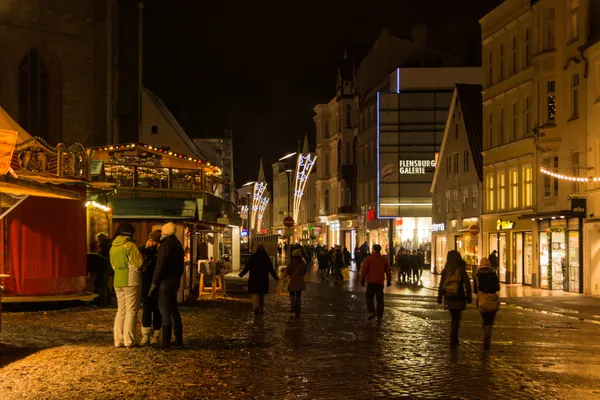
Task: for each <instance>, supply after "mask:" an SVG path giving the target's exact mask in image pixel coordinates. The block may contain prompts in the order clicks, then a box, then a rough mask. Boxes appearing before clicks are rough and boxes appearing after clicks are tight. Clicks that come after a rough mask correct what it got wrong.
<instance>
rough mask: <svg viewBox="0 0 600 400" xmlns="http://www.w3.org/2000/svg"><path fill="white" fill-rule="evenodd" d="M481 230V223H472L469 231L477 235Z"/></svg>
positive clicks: (472, 234)
mask: <svg viewBox="0 0 600 400" xmlns="http://www.w3.org/2000/svg"><path fill="white" fill-rule="evenodd" d="M479 232H481V230H480V229H479V225H471V227H470V228H469V233H470V234H471V236H477V235H479Z"/></svg>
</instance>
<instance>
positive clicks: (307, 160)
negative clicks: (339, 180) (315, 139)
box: [293, 153, 317, 221]
mask: <svg viewBox="0 0 600 400" xmlns="http://www.w3.org/2000/svg"><path fill="white" fill-rule="evenodd" d="M316 160H317V156H316V155H315V154H314V153H306V154H299V155H298V163H297V164H296V182H295V185H294V186H295V187H294V214H293V218H294V221H298V214H299V213H300V204H301V203H302V197H303V196H304V188H305V186H306V181H307V180H308V176H309V175H310V172H311V171H312V168H313V166H314V165H315V161H316Z"/></svg>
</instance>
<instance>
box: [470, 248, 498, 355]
mask: <svg viewBox="0 0 600 400" xmlns="http://www.w3.org/2000/svg"><path fill="white" fill-rule="evenodd" d="M473 291H474V292H475V293H476V294H477V307H478V308H479V312H480V313H481V318H482V319H483V348H484V349H485V350H488V349H489V348H490V346H491V344H492V326H493V324H494V318H495V317H496V312H497V311H498V309H499V308H500V296H498V292H499V291H500V280H499V279H498V275H496V271H495V270H494V268H492V267H491V266H490V262H489V260H488V259H487V258H485V257H484V258H482V259H481V262H480V266H479V269H478V270H477V273H476V274H475V283H474V290H473Z"/></svg>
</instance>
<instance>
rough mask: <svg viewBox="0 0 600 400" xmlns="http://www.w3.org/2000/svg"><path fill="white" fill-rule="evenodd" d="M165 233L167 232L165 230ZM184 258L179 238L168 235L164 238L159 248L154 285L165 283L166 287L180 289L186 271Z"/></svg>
mask: <svg viewBox="0 0 600 400" xmlns="http://www.w3.org/2000/svg"><path fill="white" fill-rule="evenodd" d="M164 233H165V230H164V229H163V234H164ZM184 256H185V254H184V251H183V246H182V245H181V242H180V241H179V239H177V236H175V235H168V236H166V237H163V238H162V240H161V241H160V245H159V246H158V255H157V259H156V268H155V270H154V276H153V277H152V283H154V284H156V285H158V284H160V283H164V284H165V285H169V286H177V287H179V283H180V280H181V275H183V269H184V261H183V259H184Z"/></svg>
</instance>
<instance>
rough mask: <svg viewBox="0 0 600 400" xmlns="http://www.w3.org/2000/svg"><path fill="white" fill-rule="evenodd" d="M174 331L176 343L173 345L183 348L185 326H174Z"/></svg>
mask: <svg viewBox="0 0 600 400" xmlns="http://www.w3.org/2000/svg"><path fill="white" fill-rule="evenodd" d="M173 331H174V333H175V342H174V343H173V346H174V347H179V348H182V347H183V326H182V324H174V325H173Z"/></svg>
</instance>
